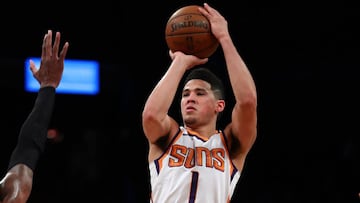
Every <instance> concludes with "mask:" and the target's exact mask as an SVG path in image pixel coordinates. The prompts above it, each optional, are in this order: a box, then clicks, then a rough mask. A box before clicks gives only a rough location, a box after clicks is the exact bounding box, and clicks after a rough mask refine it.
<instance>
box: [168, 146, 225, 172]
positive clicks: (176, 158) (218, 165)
mask: <svg viewBox="0 0 360 203" xmlns="http://www.w3.org/2000/svg"><path fill="white" fill-rule="evenodd" d="M195 159H196V160H195ZM203 162H205V163H203ZM224 163H225V150H224V149H223V148H213V149H208V148H205V147H196V148H195V149H193V148H187V147H186V146H182V145H173V146H172V148H171V151H170V159H169V163H168V165H169V167H179V166H184V167H186V168H193V167H195V166H205V167H209V168H215V169H217V170H219V171H222V172H223V171H224V167H225V164H224Z"/></svg>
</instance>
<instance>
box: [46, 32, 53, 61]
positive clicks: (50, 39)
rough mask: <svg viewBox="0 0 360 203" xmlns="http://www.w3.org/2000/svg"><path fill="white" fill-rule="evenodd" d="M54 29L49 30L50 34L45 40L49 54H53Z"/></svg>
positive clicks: (47, 53)
mask: <svg viewBox="0 0 360 203" xmlns="http://www.w3.org/2000/svg"><path fill="white" fill-rule="evenodd" d="M51 44H52V31H51V30H48V34H47V37H46V40H45V46H46V47H45V49H46V55H47V56H52V46H51Z"/></svg>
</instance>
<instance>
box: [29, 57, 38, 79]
mask: <svg viewBox="0 0 360 203" xmlns="http://www.w3.org/2000/svg"><path fill="white" fill-rule="evenodd" d="M30 71H31V73H32V74H33V75H34V74H35V73H36V72H37V68H36V65H35V63H34V61H33V60H31V59H30Z"/></svg>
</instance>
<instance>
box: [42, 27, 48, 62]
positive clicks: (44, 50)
mask: <svg viewBox="0 0 360 203" xmlns="http://www.w3.org/2000/svg"><path fill="white" fill-rule="evenodd" d="M47 38H48V33H46V34H45V35H44V38H43V43H42V52H41V58H44V57H45V56H46V39H47Z"/></svg>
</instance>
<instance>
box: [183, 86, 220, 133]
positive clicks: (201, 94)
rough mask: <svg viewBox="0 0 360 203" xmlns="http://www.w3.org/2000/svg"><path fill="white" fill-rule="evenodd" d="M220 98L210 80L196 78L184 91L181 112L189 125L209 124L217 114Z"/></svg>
mask: <svg viewBox="0 0 360 203" xmlns="http://www.w3.org/2000/svg"><path fill="white" fill-rule="evenodd" d="M217 108H218V100H217V99H216V98H215V95H214V94H213V91H212V90H211V86H210V84H209V83H208V82H205V81H203V80H199V79H194V80H190V81H189V82H187V83H186V84H185V86H184V89H183V91H182V97H181V114H182V117H183V121H184V123H185V124H186V125H187V126H189V127H190V126H191V125H201V124H207V123H208V122H210V121H211V120H213V119H214V118H215V119H216V116H217Z"/></svg>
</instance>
